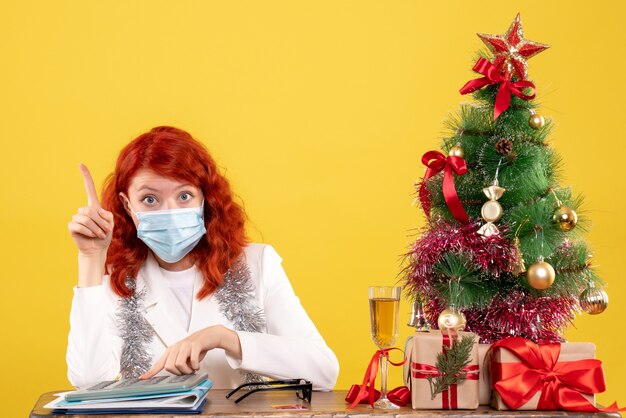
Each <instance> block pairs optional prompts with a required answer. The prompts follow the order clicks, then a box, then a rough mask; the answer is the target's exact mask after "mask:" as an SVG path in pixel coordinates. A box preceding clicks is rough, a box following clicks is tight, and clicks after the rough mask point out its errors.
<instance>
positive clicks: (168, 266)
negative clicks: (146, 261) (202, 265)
mask: <svg viewBox="0 0 626 418" xmlns="http://www.w3.org/2000/svg"><path fill="white" fill-rule="evenodd" d="M154 258H155V259H156V261H157V263H159V267H161V268H162V269H164V270H167V271H183V270H187V269H188V268H191V266H193V265H194V262H193V259H192V258H191V257H190V254H187V255H186V256H184V257H183V258H182V260H179V261H177V262H175V263H168V262H167V261H163V260H161V259H160V258H159V256H157V255H156V254H154Z"/></svg>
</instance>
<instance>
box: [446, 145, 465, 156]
mask: <svg viewBox="0 0 626 418" xmlns="http://www.w3.org/2000/svg"><path fill="white" fill-rule="evenodd" d="M448 155H449V156H450V157H461V158H463V156H464V155H465V154H464V153H463V149H462V148H461V147H460V146H459V145H455V146H453V147H452V148H450V151H448Z"/></svg>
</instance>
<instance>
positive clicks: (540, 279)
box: [526, 258, 556, 290]
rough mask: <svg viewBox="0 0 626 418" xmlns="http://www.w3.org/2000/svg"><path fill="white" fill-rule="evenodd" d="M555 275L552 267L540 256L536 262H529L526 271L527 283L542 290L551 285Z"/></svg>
mask: <svg viewBox="0 0 626 418" xmlns="http://www.w3.org/2000/svg"><path fill="white" fill-rule="evenodd" d="M555 277H556V272H555V271H554V267H552V266H551V265H550V264H549V263H546V262H545V261H543V259H541V258H540V259H539V260H538V261H537V262H536V263H533V264H531V265H530V267H528V270H527V271H526V280H527V281H528V284H529V285H530V287H532V288H534V289H537V290H544V289H547V288H549V287H550V286H552V283H554V278H555Z"/></svg>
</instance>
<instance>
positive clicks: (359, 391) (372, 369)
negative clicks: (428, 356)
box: [346, 348, 411, 409]
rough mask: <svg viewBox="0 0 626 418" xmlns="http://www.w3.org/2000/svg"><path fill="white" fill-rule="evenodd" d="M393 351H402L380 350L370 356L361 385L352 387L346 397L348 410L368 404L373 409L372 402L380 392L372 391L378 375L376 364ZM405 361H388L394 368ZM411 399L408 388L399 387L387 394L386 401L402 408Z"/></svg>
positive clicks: (378, 396)
mask: <svg viewBox="0 0 626 418" xmlns="http://www.w3.org/2000/svg"><path fill="white" fill-rule="evenodd" d="M393 350H398V351H402V350H400V349H399V348H385V349H382V350H378V351H376V353H374V355H373V356H372V360H370V364H369V365H368V366H367V370H365V376H364V377H363V383H362V384H361V385H352V387H351V388H350V390H349V391H348V394H347V395H346V402H350V405H349V406H348V409H352V408H354V407H355V406H357V405H358V404H359V403H365V402H367V403H369V404H370V405H371V406H372V408H373V407H374V402H375V401H376V400H378V398H380V392H378V391H377V390H376V389H374V384H375V383H376V375H377V374H378V363H379V361H380V358H381V356H389V352H390V351H393ZM405 361H406V359H405V360H402V361H401V362H398V363H394V362H393V361H391V360H389V363H391V364H393V365H394V366H402V365H403V364H404V362H405ZM410 398H411V392H410V391H409V388H407V387H406V386H400V387H397V388H395V389H393V390H392V391H389V392H388V393H387V399H389V400H390V401H391V402H393V403H394V404H396V405H398V406H404V405H406V404H407V403H408V401H409V399H410Z"/></svg>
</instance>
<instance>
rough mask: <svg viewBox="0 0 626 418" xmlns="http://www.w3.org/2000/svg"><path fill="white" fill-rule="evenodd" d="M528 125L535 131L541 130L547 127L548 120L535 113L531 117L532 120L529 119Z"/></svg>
mask: <svg viewBox="0 0 626 418" xmlns="http://www.w3.org/2000/svg"><path fill="white" fill-rule="evenodd" d="M528 124H529V125H530V127H531V128H533V129H541V128H543V127H544V126H545V124H546V120H545V119H544V117H543V116H541V115H538V114H536V113H534V114H532V115H530V119H528Z"/></svg>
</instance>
